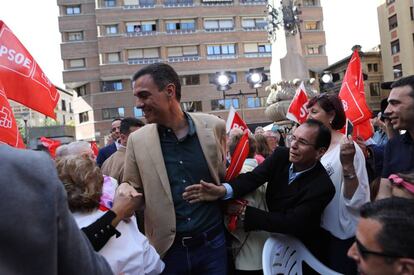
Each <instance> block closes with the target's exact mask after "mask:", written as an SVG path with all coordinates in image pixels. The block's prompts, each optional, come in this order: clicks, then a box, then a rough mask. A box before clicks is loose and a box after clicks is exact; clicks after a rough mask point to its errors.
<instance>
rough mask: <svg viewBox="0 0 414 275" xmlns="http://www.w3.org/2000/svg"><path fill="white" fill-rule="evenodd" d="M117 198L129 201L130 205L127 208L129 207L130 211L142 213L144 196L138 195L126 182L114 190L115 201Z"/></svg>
mask: <svg viewBox="0 0 414 275" xmlns="http://www.w3.org/2000/svg"><path fill="white" fill-rule="evenodd" d="M117 198H122V200H129V201H130V203H131V205H129V204H128V206H129V207H131V209H132V208H133V210H132V211H142V210H143V209H144V205H145V201H144V195H143V194H142V193H139V192H138V191H137V190H135V188H134V187H132V186H131V185H129V184H128V183H126V182H124V183H122V184H121V185H120V186H119V187H118V188H117V189H116V195H115V201H116V199H117ZM114 204H115V202H114ZM125 206H126V205H125ZM125 206H124V207H125ZM131 215H132V214H131Z"/></svg>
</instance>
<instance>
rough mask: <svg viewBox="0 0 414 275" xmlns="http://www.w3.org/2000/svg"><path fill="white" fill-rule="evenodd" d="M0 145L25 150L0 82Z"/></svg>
mask: <svg viewBox="0 0 414 275" xmlns="http://www.w3.org/2000/svg"><path fill="white" fill-rule="evenodd" d="M0 143H6V144H8V145H10V146H13V147H17V148H25V145H24V143H23V140H22V137H21V136H20V132H19V127H18V125H17V123H16V120H15V119H14V115H13V112H12V109H11V107H10V104H9V101H8V100H7V97H6V94H5V92H4V89H3V88H2V86H1V82H0Z"/></svg>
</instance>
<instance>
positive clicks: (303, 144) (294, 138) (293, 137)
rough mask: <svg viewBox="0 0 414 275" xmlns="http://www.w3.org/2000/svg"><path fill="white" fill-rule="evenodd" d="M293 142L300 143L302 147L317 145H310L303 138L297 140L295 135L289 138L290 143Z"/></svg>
mask: <svg viewBox="0 0 414 275" xmlns="http://www.w3.org/2000/svg"><path fill="white" fill-rule="evenodd" d="M293 141H296V142H297V143H299V145H300V146H315V145H316V144H315V143H310V142H308V141H306V140H304V139H302V138H297V137H296V136H295V135H290V136H289V142H290V143H292V142H293Z"/></svg>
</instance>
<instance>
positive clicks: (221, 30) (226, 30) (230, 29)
mask: <svg viewBox="0 0 414 275" xmlns="http://www.w3.org/2000/svg"><path fill="white" fill-rule="evenodd" d="M205 31H206V32H232V31H234V28H217V29H205Z"/></svg>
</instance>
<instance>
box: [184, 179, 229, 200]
mask: <svg viewBox="0 0 414 275" xmlns="http://www.w3.org/2000/svg"><path fill="white" fill-rule="evenodd" d="M225 195H226V188H225V187H224V186H223V185H215V184H214V183H209V182H205V181H202V180H201V181H200V183H199V184H193V185H190V186H187V188H185V191H184V193H183V199H184V200H186V201H188V202H189V203H196V202H202V201H215V200H218V199H220V198H222V197H224V196H225Z"/></svg>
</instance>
